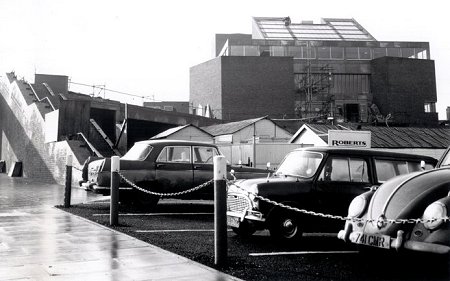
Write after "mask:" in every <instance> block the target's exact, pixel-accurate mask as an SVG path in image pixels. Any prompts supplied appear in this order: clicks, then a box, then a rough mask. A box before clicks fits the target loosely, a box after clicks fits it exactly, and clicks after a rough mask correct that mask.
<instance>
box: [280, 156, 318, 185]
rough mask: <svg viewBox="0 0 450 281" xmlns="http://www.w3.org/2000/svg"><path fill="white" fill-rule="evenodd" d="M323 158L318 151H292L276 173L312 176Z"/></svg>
mask: <svg viewBox="0 0 450 281" xmlns="http://www.w3.org/2000/svg"><path fill="white" fill-rule="evenodd" d="M322 159H323V155H322V154H321V153H318V152H310V151H302V150H296V151H292V152H290V153H289V154H288V155H286V157H285V158H284V160H283V162H282V163H281V164H280V167H279V168H278V169H277V171H276V173H275V174H277V175H288V176H296V177H302V178H310V177H312V176H313V175H314V174H315V173H316V171H317V169H318V168H319V165H320V162H321V161H322Z"/></svg>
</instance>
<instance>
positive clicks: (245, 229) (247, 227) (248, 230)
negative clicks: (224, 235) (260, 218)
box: [231, 220, 256, 237]
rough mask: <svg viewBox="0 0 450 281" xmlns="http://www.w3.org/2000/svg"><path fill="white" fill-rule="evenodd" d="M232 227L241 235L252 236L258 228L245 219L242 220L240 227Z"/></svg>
mask: <svg viewBox="0 0 450 281" xmlns="http://www.w3.org/2000/svg"><path fill="white" fill-rule="evenodd" d="M231 229H232V230H233V231H234V233H236V234H237V235H239V236H241V237H250V236H252V235H253V233H255V232H256V228H255V227H254V226H252V225H251V224H250V223H249V222H248V221H245V220H244V221H243V222H241V224H240V225H239V227H231Z"/></svg>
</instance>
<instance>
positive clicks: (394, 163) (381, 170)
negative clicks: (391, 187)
mask: <svg viewBox="0 0 450 281" xmlns="http://www.w3.org/2000/svg"><path fill="white" fill-rule="evenodd" d="M375 168H376V170H377V176H378V181H379V182H385V181H387V180H388V179H390V178H393V177H395V176H398V175H403V174H408V173H412V172H416V171H421V170H422V168H421V166H420V162H419V161H416V162H414V161H405V160H390V159H375ZM431 168H432V166H431V165H430V164H425V170H429V169H431Z"/></svg>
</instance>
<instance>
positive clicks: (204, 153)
mask: <svg viewBox="0 0 450 281" xmlns="http://www.w3.org/2000/svg"><path fill="white" fill-rule="evenodd" d="M217 155H221V154H220V151H219V149H218V148H217V146H215V145H214V144H210V143H203V142H193V141H182V140H148V141H140V142H136V143H135V144H134V145H133V147H131V149H130V150H129V151H128V152H127V153H126V154H125V155H124V156H123V157H121V158H120V173H121V174H122V175H123V177H125V178H126V179H128V180H129V181H130V182H132V183H133V184H135V185H136V186H138V187H140V188H144V189H147V190H150V191H152V192H155V193H165V194H167V193H177V192H182V191H186V190H189V189H192V188H194V187H197V186H199V185H201V184H204V183H205V182H207V181H209V180H212V179H213V158H214V156H217ZM227 169H228V171H231V170H234V174H235V176H236V177H237V178H242V179H246V178H254V177H261V176H266V175H267V174H268V173H269V172H270V171H268V170H267V169H257V168H252V167H246V166H242V165H237V166H231V165H228V166H227ZM87 170H88V171H87V181H86V182H84V183H82V185H83V186H84V187H85V188H86V189H87V190H92V191H95V192H97V193H102V194H105V195H107V194H109V193H110V185H111V181H110V177H111V159H110V158H105V159H100V160H95V161H92V162H90V163H89V164H88V169H87ZM228 176H229V177H230V179H231V178H232V175H230V174H229V173H228ZM213 186H214V185H213V184H209V185H208V186H206V187H204V188H200V189H199V190H196V191H195V192H189V193H187V194H184V195H183V196H178V197H181V198H193V199H212V198H213ZM119 197H121V198H122V199H121V200H123V201H125V200H127V201H129V200H131V201H133V202H137V203H141V204H145V205H147V207H151V206H153V205H155V204H156V203H157V202H158V201H159V199H160V196H154V195H151V194H148V193H145V192H143V191H139V190H137V189H136V188H135V187H133V186H132V185H130V184H129V183H127V182H126V181H125V180H124V179H123V178H121V182H120V195H119Z"/></svg>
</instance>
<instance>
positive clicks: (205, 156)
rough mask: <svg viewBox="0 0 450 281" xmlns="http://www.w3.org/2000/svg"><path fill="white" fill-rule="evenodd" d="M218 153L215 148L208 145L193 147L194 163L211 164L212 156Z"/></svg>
mask: <svg viewBox="0 0 450 281" xmlns="http://www.w3.org/2000/svg"><path fill="white" fill-rule="evenodd" d="M217 155H219V153H218V152H217V149H215V148H214V147H208V146H197V147H194V163H201V164H212V163H213V159H214V156H217Z"/></svg>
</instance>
